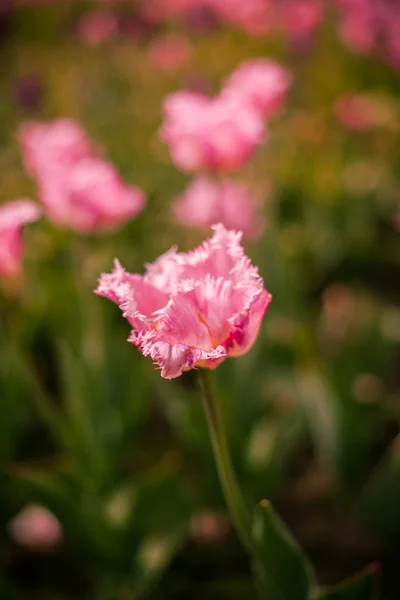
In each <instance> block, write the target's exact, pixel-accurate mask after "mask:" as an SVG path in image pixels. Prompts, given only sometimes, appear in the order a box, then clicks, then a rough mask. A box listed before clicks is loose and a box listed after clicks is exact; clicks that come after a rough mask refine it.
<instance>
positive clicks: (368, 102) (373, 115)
mask: <svg viewBox="0 0 400 600" xmlns="http://www.w3.org/2000/svg"><path fill="white" fill-rule="evenodd" d="M334 110H335V114H336V117H337V119H338V120H339V121H340V123H341V124H342V125H344V127H347V129H350V130H353V131H368V130H369V129H372V128H373V127H377V126H379V125H384V124H385V123H386V124H387V123H388V122H389V120H390V111H389V105H388V103H387V102H386V103H385V99H384V97H381V98H379V97H374V96H369V95H368V94H360V93H348V94H345V95H343V96H341V97H340V98H339V99H338V100H337V102H336V104H335V107H334Z"/></svg>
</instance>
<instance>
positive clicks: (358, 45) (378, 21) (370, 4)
mask: <svg viewBox="0 0 400 600" xmlns="http://www.w3.org/2000/svg"><path fill="white" fill-rule="evenodd" d="M338 6H339V10H340V15H341V24H340V34H341V37H342V39H343V41H344V42H345V43H346V44H347V45H348V46H349V47H350V48H351V49H353V50H355V51H357V52H361V53H370V52H376V53H378V54H379V55H381V56H383V58H384V59H385V60H386V61H387V62H388V63H389V64H391V65H392V66H393V67H394V68H399V67H400V41H399V40H400V4H399V3H398V2H394V1H393V0H338Z"/></svg>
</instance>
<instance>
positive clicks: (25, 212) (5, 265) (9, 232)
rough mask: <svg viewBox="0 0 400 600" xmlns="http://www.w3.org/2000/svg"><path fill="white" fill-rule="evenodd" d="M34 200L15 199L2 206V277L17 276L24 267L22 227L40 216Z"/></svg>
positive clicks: (0, 219)
mask: <svg viewBox="0 0 400 600" xmlns="http://www.w3.org/2000/svg"><path fill="white" fill-rule="evenodd" d="M40 215H41V211H40V208H39V207H38V206H37V204H35V203H34V202H33V201H32V200H26V199H21V200H13V201H11V202H7V203H6V204H2V205H1V206H0V277H15V276H17V275H19V274H20V272H21V269H22V253H23V245H22V227H23V226H24V225H26V224H27V223H32V222H34V221H37V220H38V219H39V218H40Z"/></svg>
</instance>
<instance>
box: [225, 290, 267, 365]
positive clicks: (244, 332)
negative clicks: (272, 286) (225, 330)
mask: <svg viewBox="0 0 400 600" xmlns="http://www.w3.org/2000/svg"><path fill="white" fill-rule="evenodd" d="M271 299H272V297H271V295H270V294H269V293H268V292H267V291H266V290H265V289H261V290H257V291H256V292H254V294H253V296H252V297H251V298H250V299H249V301H248V303H247V304H246V306H245V307H244V309H243V310H242V311H241V312H240V313H238V314H236V315H235V316H234V317H232V319H231V325H232V329H231V331H230V333H229V337H228V339H227V340H226V341H225V344H224V346H225V348H226V349H227V351H228V354H229V355H230V356H241V355H242V354H245V353H246V352H247V351H248V350H250V348H251V346H252V345H253V344H254V342H255V340H256V338H257V335H258V332H259V330H260V326H261V322H262V319H263V317H264V315H265V312H266V310H267V308H268V305H269V303H270V301H271Z"/></svg>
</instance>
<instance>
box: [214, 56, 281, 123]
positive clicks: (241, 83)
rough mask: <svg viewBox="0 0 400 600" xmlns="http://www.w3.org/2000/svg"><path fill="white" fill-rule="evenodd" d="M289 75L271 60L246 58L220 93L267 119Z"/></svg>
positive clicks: (279, 97) (276, 107) (279, 103)
mask: <svg viewBox="0 0 400 600" xmlns="http://www.w3.org/2000/svg"><path fill="white" fill-rule="evenodd" d="M291 81H292V78H291V76H290V74H289V73H288V71H287V70H286V69H284V68H283V67H281V66H280V65H278V64H277V63H276V62H274V61H272V60H268V59H265V58H258V59H254V60H249V61H246V62H244V63H242V64H241V65H239V67H238V68H237V69H236V70H235V71H234V72H233V73H232V75H231V76H230V77H229V78H228V80H227V81H226V83H225V86H224V89H223V92H222V96H224V97H229V98H236V99H238V100H240V101H241V102H242V103H243V104H246V103H247V104H248V105H249V106H250V107H252V108H253V109H255V110H256V111H258V112H259V113H260V114H261V115H262V117H263V118H265V119H268V118H270V117H271V116H273V115H274V114H275V113H276V112H278V110H279V109H280V107H281V105H282V104H283V101H284V99H285V96H286V93H287V91H288V89H289V87H290V84H291Z"/></svg>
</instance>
